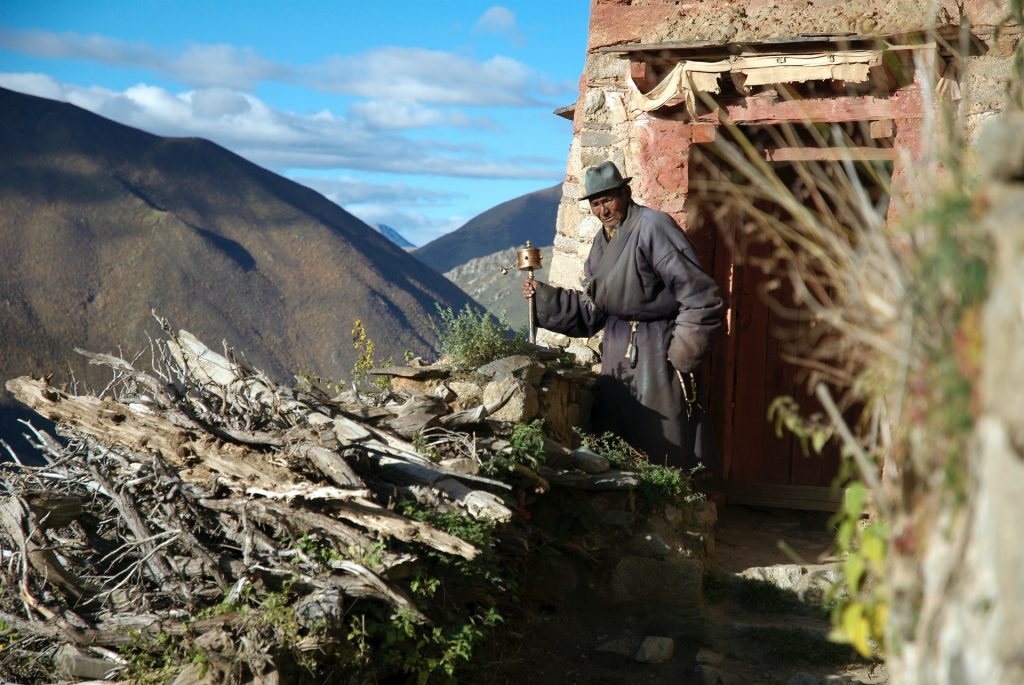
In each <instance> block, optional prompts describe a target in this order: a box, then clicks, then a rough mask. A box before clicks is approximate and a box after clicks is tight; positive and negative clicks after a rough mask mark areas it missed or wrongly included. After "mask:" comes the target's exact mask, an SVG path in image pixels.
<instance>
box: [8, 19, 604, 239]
mask: <svg viewBox="0 0 1024 685" xmlns="http://www.w3.org/2000/svg"><path fill="white" fill-rule="evenodd" d="M589 4H590V3H589V1H588V0H548V1H547V2H542V1H539V0H538V1H534V0H529V1H523V2H512V1H509V2H506V3H505V4H503V5H497V4H494V3H492V2H473V1H469V0H461V1H458V2H457V1H455V0H448V1H445V0H434V1H428V2H423V1H420V2H411V1H406V0H394V1H392V2H367V1H366V0H362V1H360V2H354V1H349V0H334V1H333V2H332V1H329V0H323V1H316V2H314V1H313V0H291V1H287V2H285V1H281V2H264V1H261V0H245V1H240V0H200V1H196V0H174V1H170V0H160V1H157V0H134V1H129V0H120V1H114V0H0V86H2V87H5V88H10V89H12V90H17V91H21V92H26V93H32V94H34V95H40V96H43V97H49V98H53V99H58V100H65V101H68V102H72V103H74V104H76V105H79V106H81V107H84V108H86V109H89V110H91V111H93V112H96V113H98V114H101V115H103V116H106V117H108V118H110V119H113V120H115V121H119V122H121V123H124V124H128V125H131V126H136V127H138V128H141V129H143V130H146V131H150V132H152V133H157V134H160V135H170V136H200V137H203V138H208V139H210V140H213V141H215V142H217V143H219V144H220V145H223V146H224V147H226V148H228V149H230V150H232V151H234V152H237V153H238V154H240V155H242V156H244V157H246V158H248V159H250V160H252V161H254V162H256V163H257V164H260V165H262V166H265V167H267V168H270V169H272V170H274V171H276V172H278V173H281V174H284V175H286V176H288V177H290V178H293V179H295V180H297V181H299V182H301V183H305V184H306V185H309V186H312V187H314V188H316V189H317V190H319V191H320V192H322V193H324V194H325V195H326V196H327V197H329V198H331V199H332V200H334V201H335V202H337V203H338V204H340V205H342V206H343V207H345V208H346V209H348V210H349V211H350V212H352V213H353V214H355V215H356V216H358V217H360V218H361V219H363V220H364V221H367V222H370V223H385V224H388V225H389V226H392V227H393V228H395V229H396V230H398V231H399V232H400V233H402V234H403V235H405V236H406V237H407V238H408V239H409V240H410V241H412V242H413V243H415V244H417V245H421V244H423V243H425V242H428V241H430V240H432V239H433V238H436V237H438V236H439V235H442V234H444V233H446V232H448V231H450V230H453V229H455V228H458V227H459V226H461V225H462V224H463V223H465V222H466V221H467V220H469V219H470V218H472V217H473V216H475V215H476V214H479V213H480V212H482V211H484V210H486V209H488V208H490V207H492V206H494V205H496V204H498V203H500V202H503V201H505V200H509V199H512V198H513V197H516V196H518V195H522V194H524V193H528V192H531V191H533V190H538V189H540V188H545V187H548V186H551V185H554V184H555V183H558V182H560V181H561V179H562V177H563V175H564V172H565V160H566V157H567V155H568V151H569V144H570V143H571V140H572V125H571V123H570V122H569V121H567V120H565V119H562V118H561V117H557V116H555V115H553V114H552V110H553V109H554V108H556V107H560V106H563V105H567V104H571V103H573V102H575V100H576V94H577V90H578V79H579V76H580V73H581V72H582V70H583V65H584V59H585V50H586V38H587V24H588V21H589Z"/></svg>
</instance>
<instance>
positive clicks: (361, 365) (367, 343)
mask: <svg viewBox="0 0 1024 685" xmlns="http://www.w3.org/2000/svg"><path fill="white" fill-rule="evenodd" d="M352 348H353V349H354V350H355V351H356V352H358V353H359V356H358V357H356V362H355V364H353V365H352V382H353V383H354V384H355V385H356V387H360V386H365V385H366V384H367V383H370V384H372V385H374V386H376V387H378V388H380V389H381V390H384V389H385V388H387V387H388V383H390V380H389V379H388V377H387V376H379V377H377V378H374V379H373V380H372V381H371V380H370V369H372V368H374V367H375V366H377V365H378V363H377V362H376V361H375V360H374V358H373V354H374V352H375V351H376V349H377V345H376V344H375V343H374V342H373V339H372V338H370V336H369V335H368V334H367V333H366V324H364V323H363V321H362V319H356V320H355V321H353V322H352ZM392 363H393V362H392V360H390V359H388V360H387V361H386V362H382V363H380V366H391V365H392Z"/></svg>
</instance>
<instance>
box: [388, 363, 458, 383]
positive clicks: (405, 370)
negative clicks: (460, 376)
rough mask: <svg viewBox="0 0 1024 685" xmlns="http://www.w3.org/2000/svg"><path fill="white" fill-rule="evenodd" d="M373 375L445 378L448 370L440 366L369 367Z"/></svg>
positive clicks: (414, 378) (424, 378)
mask: <svg viewBox="0 0 1024 685" xmlns="http://www.w3.org/2000/svg"><path fill="white" fill-rule="evenodd" d="M370 373H371V374H373V375H374V376H397V377H398V378H411V379H413V380H426V379H428V378H447V377H448V374H449V371H448V369H446V368H444V367H442V366H389V367H387V368H382V369H370Z"/></svg>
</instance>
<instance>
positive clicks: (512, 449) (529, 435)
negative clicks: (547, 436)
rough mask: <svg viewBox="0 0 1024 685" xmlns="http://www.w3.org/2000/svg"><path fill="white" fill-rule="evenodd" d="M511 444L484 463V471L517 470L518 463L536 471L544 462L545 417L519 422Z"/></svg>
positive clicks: (511, 437) (490, 472) (494, 473)
mask: <svg viewBox="0 0 1024 685" xmlns="http://www.w3.org/2000/svg"><path fill="white" fill-rule="evenodd" d="M508 442H509V446H508V448H507V449H506V450H504V451H503V452H500V453H498V454H495V455H494V457H493V458H492V459H491V460H490V461H488V462H486V463H485V464H484V471H485V472H486V473H488V474H491V475H500V474H501V473H503V472H507V471H515V468H516V464H522V465H523V466H525V467H527V468H528V469H533V470H534V471H536V470H537V469H538V468H539V467H540V466H541V464H543V463H544V419H534V420H533V421H531V422H530V423H517V424H516V425H515V427H514V428H513V429H512V435H510V436H509V439H508Z"/></svg>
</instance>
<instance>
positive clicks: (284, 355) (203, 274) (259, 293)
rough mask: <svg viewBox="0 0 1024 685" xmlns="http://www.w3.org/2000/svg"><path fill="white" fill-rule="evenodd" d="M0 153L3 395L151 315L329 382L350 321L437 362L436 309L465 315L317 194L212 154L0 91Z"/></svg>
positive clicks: (148, 321) (384, 351)
mask: <svg viewBox="0 0 1024 685" xmlns="http://www.w3.org/2000/svg"><path fill="white" fill-rule="evenodd" d="M0 150H3V157H2V159H3V162H2V164H0V341H2V345H0V381H3V380H6V379H8V378H11V377H13V376H17V375H21V374H26V373H35V374H41V373H49V372H53V371H57V372H60V371H61V369H66V368H67V364H66V363H65V360H67V359H72V358H76V355H74V354H73V352H72V348H73V347H75V346H78V347H83V348H86V349H91V350H95V351H102V352H106V351H117V347H118V346H119V345H120V346H123V348H122V349H123V353H124V354H125V355H131V354H133V353H135V352H136V351H138V350H140V349H142V347H143V346H144V345H145V343H146V337H145V333H146V332H147V331H151V330H153V329H154V328H155V322H154V320H153V318H152V317H151V315H150V310H155V311H156V312H157V313H159V314H160V315H162V316H165V317H167V318H168V319H169V320H170V322H171V324H172V325H173V326H175V327H181V328H186V329H188V330H190V331H191V332H193V333H195V334H196V335H197V336H199V338H200V339H202V340H204V341H206V342H207V343H208V344H211V345H216V344H217V342H218V341H220V340H222V339H223V340H226V341H228V342H229V343H231V344H232V345H233V346H235V347H236V348H237V349H238V350H240V351H244V352H245V354H246V356H247V358H248V360H249V361H250V362H251V363H253V364H254V365H256V366H257V367H259V368H262V369H263V370H264V371H266V372H268V373H269V374H270V375H271V376H273V377H276V378H278V379H284V380H286V381H287V380H289V379H290V374H291V373H293V372H297V371H300V370H307V371H312V372H316V373H320V374H323V375H326V376H330V377H332V378H338V377H341V376H349V375H350V374H349V370H350V369H351V368H352V364H353V362H354V360H355V358H356V352H355V350H353V346H352V339H351V335H350V332H351V329H352V324H353V321H354V320H355V319H361V320H362V321H363V322H364V323H365V325H366V328H367V333H368V335H369V336H370V337H371V338H372V339H373V340H374V341H375V342H376V345H377V353H378V357H386V356H389V355H390V356H394V357H396V358H401V355H402V352H403V350H405V349H407V348H408V349H411V350H413V351H414V352H417V353H419V354H429V353H430V351H431V349H432V348H433V345H434V342H435V336H434V333H433V330H432V328H431V325H430V320H431V317H432V315H434V314H435V302H438V303H440V304H442V305H444V306H450V307H452V308H453V309H461V308H462V307H463V306H464V305H465V304H466V303H469V302H471V300H470V298H469V297H468V296H467V295H466V294H465V293H463V292H462V291H461V290H459V289H458V288H457V287H456V286H455V285H453V284H452V283H451V282H450V281H448V280H447V279H445V278H444V277H442V276H441V275H440V274H439V273H437V272H435V271H433V270H431V269H430V268H428V267H427V266H425V265H424V264H423V263H422V262H421V261H419V260H417V259H415V258H413V257H412V256H410V255H408V254H407V253H406V252H404V251H403V250H402V249H401V248H399V247H397V246H396V245H394V244H393V243H392V242H391V241H389V240H387V239H386V238H385V237H383V236H382V235H380V234H379V233H377V232H376V231H374V230H370V228H369V227H368V226H366V225H365V224H364V223H363V222H361V221H359V220H358V219H356V218H355V217H353V216H352V215H351V214H349V213H347V212H346V211H345V210H343V209H342V208H341V207H339V206H338V205H336V204H334V203H332V202H331V201H329V200H327V199H326V198H325V197H323V196H322V195H320V194H319V193H317V192H315V191H313V190H311V189H309V188H307V187H305V186H301V185H299V184H297V183H294V182H292V181H290V180H288V179H285V178H283V177H281V176H279V175H277V174H274V173H272V172H270V171H267V170H266V169H263V168H261V167H258V166H256V165H255V164H252V163H250V162H248V161H246V160H245V159H243V158H241V157H239V156H238V155H235V154H233V153H231V152H229V151H227V150H225V149H224V148H221V147H219V146H217V145H215V144H214V143H211V142H209V141H206V140H201V139H198V138H163V137H159V136H154V135H151V134H148V133H145V132H143V131H140V130H137V129H133V128H130V127H127V126H122V125H120V124H117V123H114V122H112V121H110V120H107V119H104V118H102V117H100V116H97V115H95V114H91V113H89V112H87V111H85V110H83V109H80V108H78V107H75V106H73V105H70V104H66V103H59V102H54V101H51V100H46V99H43V98H38V97H33V96H29V95H23V94H20V93H16V92H13V91H10V90H5V89H0ZM74 364H75V366H76V374H78V373H80V374H81V375H78V378H80V379H81V378H90V377H89V372H88V371H87V370H83V371H81V372H78V371H77V369H78V368H82V367H83V365H82V364H81V361H80V360H76V361H74ZM0 385H2V384H0ZM101 387H102V386H101ZM3 395H5V396H6V392H5V391H4V392H3Z"/></svg>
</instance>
